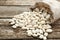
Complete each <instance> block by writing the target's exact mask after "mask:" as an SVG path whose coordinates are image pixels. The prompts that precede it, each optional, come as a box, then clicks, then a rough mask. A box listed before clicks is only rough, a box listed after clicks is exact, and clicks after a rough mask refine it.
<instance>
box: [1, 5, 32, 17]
mask: <svg viewBox="0 0 60 40" xmlns="http://www.w3.org/2000/svg"><path fill="white" fill-rule="evenodd" d="M30 7H31V6H29V5H23V6H0V18H3V17H4V18H12V17H13V16H14V15H17V14H20V13H22V12H25V11H30V9H29V8H30Z"/></svg>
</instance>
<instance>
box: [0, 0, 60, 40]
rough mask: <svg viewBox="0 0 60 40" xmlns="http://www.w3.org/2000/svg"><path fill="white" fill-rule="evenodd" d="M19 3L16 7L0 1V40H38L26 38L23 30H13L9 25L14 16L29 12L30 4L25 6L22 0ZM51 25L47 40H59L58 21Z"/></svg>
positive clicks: (59, 27) (59, 29)
mask: <svg viewBox="0 0 60 40" xmlns="http://www.w3.org/2000/svg"><path fill="white" fill-rule="evenodd" d="M23 1H24V0H23ZM33 1H34V0H33ZM20 2H21V3H19V5H18V4H12V3H11V2H10V3H9V2H8V1H6V2H4V1H0V3H1V4H0V39H4V40H5V39H21V40H40V39H36V38H33V37H28V36H27V35H26V31H25V30H22V29H21V28H16V29H13V28H12V27H11V26H12V25H10V24H9V20H10V19H12V18H13V16H14V15H17V14H20V13H22V12H24V11H30V9H29V8H30V7H31V6H30V4H31V5H32V3H29V4H27V3H26V4H25V3H24V2H22V0H21V1H20ZM28 2H29V1H28ZM34 2H35V1H34ZM7 3H8V4H7ZM51 25H52V29H53V32H52V33H50V34H49V36H48V40H60V19H58V20H57V21H56V22H55V23H53V24H51Z"/></svg>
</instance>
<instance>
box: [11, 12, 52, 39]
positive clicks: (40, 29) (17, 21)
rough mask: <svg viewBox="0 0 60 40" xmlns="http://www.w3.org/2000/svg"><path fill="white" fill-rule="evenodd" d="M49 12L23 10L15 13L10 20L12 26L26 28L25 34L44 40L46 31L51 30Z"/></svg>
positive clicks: (46, 34)
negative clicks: (17, 13)
mask: <svg viewBox="0 0 60 40" xmlns="http://www.w3.org/2000/svg"><path fill="white" fill-rule="evenodd" d="M50 16H51V15H50V14H48V13H47V12H41V11H40V12H35V11H33V12H23V13H21V14H19V15H15V16H14V18H12V20H11V24H14V25H13V26H12V27H13V28H17V27H20V28H22V29H27V31H26V32H27V35H28V36H33V37H38V38H40V39H43V40H46V39H47V36H48V33H50V32H52V29H51V26H50V25H49V23H50V21H49V19H50Z"/></svg>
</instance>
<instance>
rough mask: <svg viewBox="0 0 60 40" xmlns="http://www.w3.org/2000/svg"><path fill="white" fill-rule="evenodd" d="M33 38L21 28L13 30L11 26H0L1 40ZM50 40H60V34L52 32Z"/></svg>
mask: <svg viewBox="0 0 60 40" xmlns="http://www.w3.org/2000/svg"><path fill="white" fill-rule="evenodd" d="M23 38H32V37H29V36H27V34H26V31H25V30H22V29H20V28H16V29H13V28H12V27H11V26H0V39H23ZM48 38H49V39H54V38H56V39H59V38H60V32H52V33H50V34H49V36H48Z"/></svg>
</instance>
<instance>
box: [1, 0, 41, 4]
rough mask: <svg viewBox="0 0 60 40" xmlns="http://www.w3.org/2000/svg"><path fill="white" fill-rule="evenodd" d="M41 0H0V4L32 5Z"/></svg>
mask: <svg viewBox="0 0 60 40" xmlns="http://www.w3.org/2000/svg"><path fill="white" fill-rule="evenodd" d="M39 1H42V0H0V5H34V4H35V3H36V2H39Z"/></svg>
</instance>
